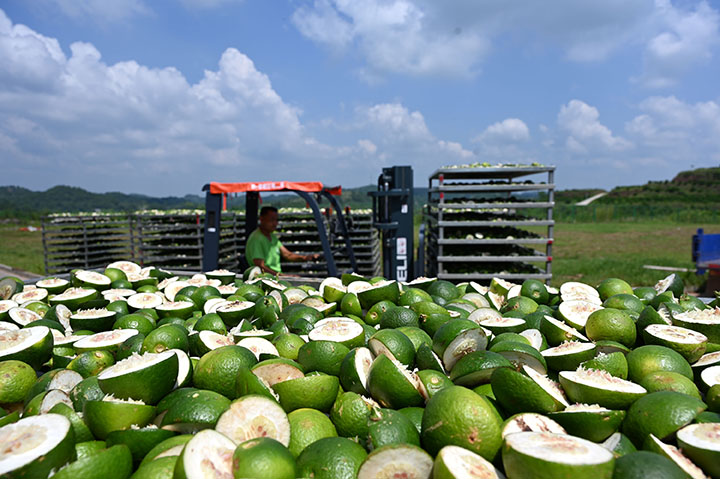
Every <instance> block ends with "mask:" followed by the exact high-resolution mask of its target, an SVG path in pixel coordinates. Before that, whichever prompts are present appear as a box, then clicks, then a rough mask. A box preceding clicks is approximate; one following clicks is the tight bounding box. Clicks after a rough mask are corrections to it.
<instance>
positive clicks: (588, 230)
mask: <svg viewBox="0 0 720 479" xmlns="http://www.w3.org/2000/svg"><path fill="white" fill-rule="evenodd" d="M699 227H700V228H704V229H705V233H706V234H712V233H720V226H719V225H687V224H674V223H575V224H560V225H558V226H557V227H556V228H555V244H554V245H553V262H552V265H553V280H552V284H553V285H558V284H561V283H563V282H565V281H582V282H585V283H589V284H597V283H598V282H600V281H601V280H602V279H604V278H608V277H619V278H623V279H625V280H626V281H628V282H629V283H630V284H632V285H633V286H639V285H652V284H654V283H655V282H656V281H657V280H659V279H662V278H663V277H665V276H667V275H668V274H669V273H668V272H664V271H653V270H649V269H645V268H643V266H644V265H656V266H670V267H679V268H690V269H692V268H694V266H695V265H694V263H693V262H692V261H691V251H692V250H691V244H692V235H693V234H695V232H696V230H697V228H699ZM680 274H681V275H682V276H683V278H684V279H685V281H686V283H687V284H690V285H698V284H699V283H700V282H701V281H702V279H701V278H698V277H697V276H696V275H695V273H693V272H690V273H680Z"/></svg>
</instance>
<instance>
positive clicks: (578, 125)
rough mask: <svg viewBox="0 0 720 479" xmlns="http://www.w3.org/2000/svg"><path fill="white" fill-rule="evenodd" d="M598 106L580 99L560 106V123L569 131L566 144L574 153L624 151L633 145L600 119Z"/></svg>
mask: <svg viewBox="0 0 720 479" xmlns="http://www.w3.org/2000/svg"><path fill="white" fill-rule="evenodd" d="M599 118H600V113H599V112H598V110H597V108H595V107H593V106H590V105H588V104H587V103H585V102H582V101H580V100H570V102H568V104H567V105H563V106H562V107H561V108H560V113H559V114H558V125H559V127H560V129H561V130H563V131H565V132H567V133H568V137H567V139H566V141H565V145H566V147H567V148H568V150H570V151H571V152H573V153H588V152H609V151H623V150H628V149H630V148H632V147H633V145H632V143H631V142H629V141H628V140H626V139H624V138H622V137H619V136H615V135H613V133H612V131H610V129H609V128H608V127H606V126H605V125H603V124H602V123H600V121H599Z"/></svg>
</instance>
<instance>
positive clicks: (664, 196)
mask: <svg viewBox="0 0 720 479" xmlns="http://www.w3.org/2000/svg"><path fill="white" fill-rule="evenodd" d="M597 201H598V202H599V203H602V204H622V203H630V204H651V203H663V204H684V205H688V204H698V205H703V206H712V205H715V206H718V205H720V167H715V168H698V169H695V170H689V171H681V172H680V173H678V174H677V175H676V176H675V178H673V179H672V180H669V181H668V180H665V181H650V182H648V183H646V184H644V185H641V186H618V187H617V188H614V189H613V190H612V191H610V193H608V194H607V195H606V196H604V197H603V198H601V199H599V200H597Z"/></svg>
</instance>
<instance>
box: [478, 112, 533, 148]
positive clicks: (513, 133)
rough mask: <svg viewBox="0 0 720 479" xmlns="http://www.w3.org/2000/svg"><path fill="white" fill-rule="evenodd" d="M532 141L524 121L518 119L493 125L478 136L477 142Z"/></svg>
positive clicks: (506, 120) (510, 119) (509, 119)
mask: <svg viewBox="0 0 720 479" xmlns="http://www.w3.org/2000/svg"><path fill="white" fill-rule="evenodd" d="M529 139H530V130H529V129H528V127H527V125H526V124H525V122H524V121H522V120H520V119H518V118H507V119H505V120H503V121H499V122H497V123H493V124H492V125H490V126H488V127H487V128H486V129H485V131H483V132H482V133H481V134H480V135H478V136H477V137H476V138H475V140H474V141H476V142H490V143H494V142H503V143H507V142H523V141H528V140H529Z"/></svg>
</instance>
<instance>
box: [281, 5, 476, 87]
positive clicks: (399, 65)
mask: <svg viewBox="0 0 720 479" xmlns="http://www.w3.org/2000/svg"><path fill="white" fill-rule="evenodd" d="M292 19H293V22H294V23H295V25H296V26H297V28H298V30H299V31H300V32H301V33H302V34H303V35H305V36H306V37H308V38H310V39H311V40H313V41H315V42H317V43H319V44H322V45H325V46H328V47H330V48H332V49H334V50H338V49H342V48H345V47H347V46H348V45H350V44H353V43H357V45H358V47H359V48H360V50H361V51H362V53H363V55H364V56H365V58H366V59H367V62H368V66H369V67H370V69H371V70H377V71H381V72H393V73H410V74H413V75H423V74H436V75H447V76H469V75H472V74H473V73H474V72H475V70H476V66H477V63H478V61H479V60H480V58H481V57H482V56H483V55H484V54H485V53H486V52H487V46H488V44H487V41H486V39H485V38H484V37H483V36H482V35H480V34H478V33H476V32H474V31H462V29H459V28H455V27H450V28H447V25H438V26H436V25H434V24H433V19H432V18H427V16H426V12H425V10H424V9H423V8H422V6H419V5H417V4H416V3H414V2H413V1H410V0H392V1H384V0H367V1H364V2H357V1H354V0H315V1H314V2H313V5H312V6H302V7H300V8H298V9H297V10H296V11H295V13H294V14H293V17H292ZM363 75H365V76H367V77H369V78H375V77H374V75H373V73H372V72H369V73H368V72H364V73H363Z"/></svg>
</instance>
